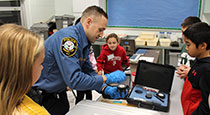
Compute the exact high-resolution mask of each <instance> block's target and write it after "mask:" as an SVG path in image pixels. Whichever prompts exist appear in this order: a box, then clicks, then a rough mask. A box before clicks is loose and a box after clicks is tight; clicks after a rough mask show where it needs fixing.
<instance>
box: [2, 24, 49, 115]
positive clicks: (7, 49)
mask: <svg viewBox="0 0 210 115" xmlns="http://www.w3.org/2000/svg"><path fill="white" fill-rule="evenodd" d="M43 42H44V40H43V39H42V38H41V37H40V36H38V35H36V34H34V33H32V32H31V31H29V30H27V29H25V28H24V27H22V26H19V25H15V24H5V25H2V26H0V67H1V69H0V115H49V113H48V112H47V111H46V110H45V109H44V108H43V107H41V106H40V105H39V104H37V103H35V102H34V101H33V100H32V99H30V98H29V97H28V96H27V95H26V92H27V91H28V90H29V89H30V88H31V86H32V85H33V84H34V83H35V82H36V81H37V80H38V79H39V76H40V74H41V70H42V69H43V66H42V62H43V60H44V44H43Z"/></svg>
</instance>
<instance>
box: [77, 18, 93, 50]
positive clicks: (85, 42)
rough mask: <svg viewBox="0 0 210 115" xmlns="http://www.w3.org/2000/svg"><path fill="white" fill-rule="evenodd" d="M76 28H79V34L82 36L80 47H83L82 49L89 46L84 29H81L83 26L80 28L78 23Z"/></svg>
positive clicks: (80, 25) (80, 24)
mask: <svg viewBox="0 0 210 115" xmlns="http://www.w3.org/2000/svg"><path fill="white" fill-rule="evenodd" d="M76 26H77V27H78V28H79V30H80V32H81V34H80V35H81V36H82V38H81V41H82V46H83V47H87V46H90V45H91V43H90V42H89V41H88V39H87V37H86V34H85V31H84V28H83V26H82V23H81V22H79V23H78V24H77V25H76Z"/></svg>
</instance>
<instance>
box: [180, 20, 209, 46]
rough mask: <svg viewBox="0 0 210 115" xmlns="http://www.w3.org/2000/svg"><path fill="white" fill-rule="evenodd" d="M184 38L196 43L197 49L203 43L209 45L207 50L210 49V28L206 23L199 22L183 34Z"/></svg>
mask: <svg viewBox="0 0 210 115" xmlns="http://www.w3.org/2000/svg"><path fill="white" fill-rule="evenodd" d="M183 34H184V36H185V37H187V38H188V39H190V40H191V41H192V42H193V43H195V45H196V47H197V48H198V46H199V45H200V44H202V43H203V42H205V43H206V44H207V47H206V50H208V49H210V26H209V25H208V24H207V23H205V22H198V23H195V24H193V25H192V26H190V27H189V28H187V29H186V30H185V31H184V32H183Z"/></svg>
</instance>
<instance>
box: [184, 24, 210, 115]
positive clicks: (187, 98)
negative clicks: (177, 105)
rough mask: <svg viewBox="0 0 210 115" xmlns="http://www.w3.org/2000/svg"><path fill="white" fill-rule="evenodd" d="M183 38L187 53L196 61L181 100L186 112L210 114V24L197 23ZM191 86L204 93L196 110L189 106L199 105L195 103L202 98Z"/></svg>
mask: <svg viewBox="0 0 210 115" xmlns="http://www.w3.org/2000/svg"><path fill="white" fill-rule="evenodd" d="M183 39H184V41H185V43H186V50H187V53H188V54H189V55H190V56H191V57H195V58H196V62H195V63H194V64H193V66H192V67H191V69H190V71H189V73H188V76H187V77H186V81H189V83H188V84H186V82H185V84H184V87H183V91H182V97H181V101H182V107H183V110H184V114H188V115H191V114H192V115H210V109H209V107H210V106H209V105H210V103H209V98H210V97H209V95H210V76H209V75H210V68H209V67H210V55H209V49H210V26H209V25H208V24H206V23H203V22H199V23H195V24H193V25H192V26H190V27H188V28H187V29H186V30H185V31H184V32H183ZM191 87H192V88H194V89H196V90H200V91H201V95H202V100H201V102H200V104H199V106H198V107H197V108H196V110H192V109H191V110H190V109H188V107H189V106H191V107H192V105H191V104H193V105H194V106H197V105H195V104H194V103H197V102H198V99H199V98H200V97H199V95H198V94H197V92H192V91H190V92H189V91H188V88H191ZM196 96H198V97H196ZM183 102H184V103H183ZM186 110H187V111H186Z"/></svg>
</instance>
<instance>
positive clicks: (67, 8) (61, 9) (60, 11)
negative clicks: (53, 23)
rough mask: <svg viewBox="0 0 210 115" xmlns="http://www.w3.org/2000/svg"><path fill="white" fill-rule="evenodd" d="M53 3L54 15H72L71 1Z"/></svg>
mask: <svg viewBox="0 0 210 115" xmlns="http://www.w3.org/2000/svg"><path fill="white" fill-rule="evenodd" d="M54 2H55V8H54V9H55V15H58V16H59V15H64V14H69V15H72V13H73V7H72V6H73V5H72V4H73V3H72V0H54Z"/></svg>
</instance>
